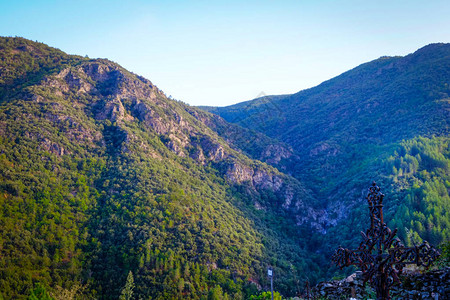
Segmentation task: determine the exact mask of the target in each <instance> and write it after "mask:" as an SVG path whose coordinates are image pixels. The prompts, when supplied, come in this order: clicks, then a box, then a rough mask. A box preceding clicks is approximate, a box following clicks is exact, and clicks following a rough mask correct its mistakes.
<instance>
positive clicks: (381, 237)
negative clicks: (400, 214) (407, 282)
mask: <svg viewBox="0 0 450 300" xmlns="http://www.w3.org/2000/svg"><path fill="white" fill-rule="evenodd" d="M383 198H384V195H383V194H382V193H381V192H380V188H379V187H378V186H377V185H376V183H375V182H374V183H373V184H372V186H371V187H370V188H369V193H368V195H367V202H368V204H369V211H370V228H369V229H367V231H366V233H364V232H361V235H362V237H363V241H362V242H361V244H360V245H359V247H358V249H356V250H348V249H344V248H342V247H339V248H338V249H337V250H336V252H335V253H334V255H333V257H332V260H333V261H334V262H335V263H336V264H337V265H338V266H339V267H340V268H341V269H342V268H343V267H348V266H351V265H355V266H358V267H359V268H360V269H361V271H362V272H363V279H364V283H366V282H367V281H370V283H371V285H372V287H373V288H374V289H375V291H376V293H377V299H378V300H389V299H391V298H390V296H389V289H390V288H391V286H392V285H393V284H395V283H396V282H399V281H400V279H399V275H400V274H401V273H402V272H403V268H404V267H405V266H406V265H408V264H416V265H418V266H425V267H429V266H430V265H431V263H432V262H433V261H435V260H436V259H437V258H438V257H439V255H440V254H439V251H438V250H436V249H435V248H434V247H433V246H430V244H428V243H427V242H426V241H424V242H423V243H422V244H421V245H419V246H414V247H405V246H404V245H403V244H402V243H401V242H400V240H399V239H398V238H396V237H395V235H396V234H397V229H395V230H394V231H391V230H390V229H389V227H387V225H386V223H384V221H383Z"/></svg>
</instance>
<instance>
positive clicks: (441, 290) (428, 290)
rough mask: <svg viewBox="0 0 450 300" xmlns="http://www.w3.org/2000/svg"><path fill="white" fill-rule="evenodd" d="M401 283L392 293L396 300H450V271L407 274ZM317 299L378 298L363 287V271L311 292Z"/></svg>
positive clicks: (323, 284)
mask: <svg viewBox="0 0 450 300" xmlns="http://www.w3.org/2000/svg"><path fill="white" fill-rule="evenodd" d="M401 280H402V281H401V283H400V284H399V285H396V286H394V287H393V288H392V289H391V291H390V294H391V297H392V298H393V299H430V300H434V299H450V268H449V267H447V268H445V269H442V270H437V271H431V272H427V273H423V274H420V273H406V274H404V275H403V276H402V277H401ZM311 293H312V296H313V297H314V298H320V297H322V298H326V299H330V300H334V299H336V300H337V299H350V298H356V299H375V297H376V296H375V292H374V291H373V290H372V289H371V288H370V287H369V286H368V284H366V285H365V286H364V285H363V279H362V275H361V272H359V271H358V272H356V273H354V274H352V275H350V276H349V277H347V278H346V279H343V280H335V281H329V282H321V283H319V284H318V285H316V286H315V287H314V288H313V289H312V290H311Z"/></svg>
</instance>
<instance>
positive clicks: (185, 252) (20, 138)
mask: <svg viewBox="0 0 450 300" xmlns="http://www.w3.org/2000/svg"><path fill="white" fill-rule="evenodd" d="M0 58H1V59H0V229H1V230H0V257H1V260H0V293H1V295H2V296H3V297H4V298H6V299H9V298H17V299H24V298H26V297H27V296H29V295H30V294H32V295H35V296H36V295H41V296H42V295H44V294H46V293H47V294H53V295H55V294H57V293H60V294H61V293H63V292H67V293H69V292H73V293H78V294H79V295H83V298H88V297H96V298H101V299H113V298H117V297H118V296H119V295H120V293H121V291H122V289H123V287H124V285H125V283H126V280H127V276H129V274H131V276H132V277H133V278H134V284H135V286H136V287H135V289H134V296H135V297H136V298H138V297H142V298H148V297H152V299H169V298H173V299H200V298H202V299H206V297H208V296H209V297H225V298H226V297H229V299H244V298H247V297H248V296H250V295H251V294H254V293H257V288H258V287H260V286H267V284H268V281H267V278H266V276H265V271H266V268H267V266H268V265H272V266H273V267H274V268H275V272H276V273H277V277H276V286H277V290H279V291H280V292H281V293H283V294H285V295H294V294H296V293H297V292H298V290H299V286H301V285H302V284H303V281H304V280H305V279H306V276H308V278H309V280H310V281H314V280H316V279H318V278H321V277H324V276H326V272H327V270H326V269H325V270H322V268H320V267H319V265H321V264H323V263H324V262H323V261H324V258H323V256H321V255H320V254H314V253H311V252H310V251H311V249H310V248H309V246H308V245H309V239H310V235H308V234H305V232H307V230H309V228H310V226H313V227H315V228H321V227H322V226H323V224H322V223H323V222H322V221H321V220H320V218H319V216H320V214H319V211H318V210H317V207H318V206H317V205H316V204H317V203H315V200H314V198H313V196H312V192H311V191H310V190H309V189H307V188H305V186H304V185H303V184H302V183H301V182H300V181H299V180H297V179H295V178H293V177H291V176H289V175H286V174H283V173H281V172H280V171H278V170H277V169H275V168H274V167H272V166H270V165H268V164H265V163H262V162H260V161H257V160H254V159H250V158H249V157H248V156H246V155H245V154H244V153H242V151H240V150H239V147H236V145H231V146H230V145H229V144H228V143H227V141H226V140H224V139H223V138H221V137H220V136H219V135H218V134H217V133H216V132H215V131H213V130H212V129H211V128H209V127H208V126H206V125H205V123H204V122H202V121H201V120H200V119H201V118H200V116H207V117H208V118H214V116H213V115H211V114H208V113H205V112H202V111H200V110H198V109H196V108H193V107H189V106H187V105H185V104H183V103H180V102H176V101H173V100H169V99H168V98H167V97H166V96H165V95H164V93H163V92H162V91H160V90H159V89H158V88H157V87H155V86H154V85H153V84H152V83H151V82H150V81H148V80H147V79H145V78H142V77H140V76H137V75H135V74H132V73H130V72H128V71H126V70H125V69H123V68H122V67H120V66H119V65H117V64H115V63H113V62H111V61H108V60H105V59H89V58H83V57H79V56H72V55H67V54H65V53H63V52H62V51H60V50H57V49H54V48H51V47H48V46H46V45H44V44H41V43H36V42H32V41H29V40H26V39H22V38H0ZM262 139H264V140H267V138H266V137H262ZM305 271H307V272H305Z"/></svg>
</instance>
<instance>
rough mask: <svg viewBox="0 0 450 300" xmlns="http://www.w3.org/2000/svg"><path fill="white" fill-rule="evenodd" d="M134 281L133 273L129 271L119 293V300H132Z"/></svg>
mask: <svg viewBox="0 0 450 300" xmlns="http://www.w3.org/2000/svg"><path fill="white" fill-rule="evenodd" d="M133 289H134V279H133V273H132V272H131V271H130V272H129V273H128V276H127V282H126V283H125V286H124V287H123V289H122V292H121V293H120V297H119V300H130V299H132V298H133Z"/></svg>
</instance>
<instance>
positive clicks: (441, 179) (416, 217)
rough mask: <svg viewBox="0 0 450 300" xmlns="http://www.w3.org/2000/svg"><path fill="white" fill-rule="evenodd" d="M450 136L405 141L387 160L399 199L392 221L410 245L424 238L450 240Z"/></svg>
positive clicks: (387, 167)
mask: <svg viewBox="0 0 450 300" xmlns="http://www.w3.org/2000/svg"><path fill="white" fill-rule="evenodd" d="M449 142H450V138H448V137H432V138H424V137H418V138H415V139H412V140H408V141H403V142H402V143H401V144H400V148H399V149H398V151H396V152H395V156H390V157H389V158H388V159H387V160H386V163H385V167H386V169H387V170H393V168H394V167H395V168H396V169H397V172H392V175H390V176H389V178H390V179H391V180H392V181H393V183H394V185H393V186H394V188H395V189H396V190H394V192H397V193H398V194H399V197H398V199H396V201H395V202H393V203H391V204H390V205H392V207H393V208H395V211H396V213H395V214H394V216H392V220H391V225H392V226H393V227H398V228H400V233H399V234H400V236H401V237H402V238H403V239H404V240H406V241H407V242H408V244H409V245H412V244H418V243H420V242H421V240H422V239H424V240H427V241H428V242H430V243H432V244H434V245H439V244H441V243H443V242H446V241H449V240H450V196H449V192H448V189H449V187H450V185H448V182H450V148H449Z"/></svg>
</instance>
